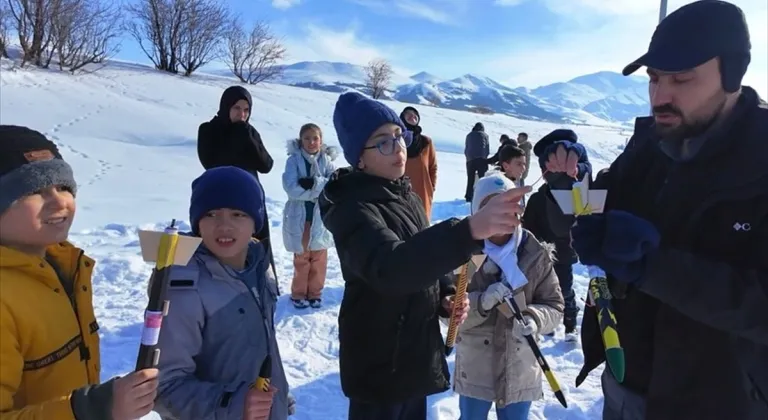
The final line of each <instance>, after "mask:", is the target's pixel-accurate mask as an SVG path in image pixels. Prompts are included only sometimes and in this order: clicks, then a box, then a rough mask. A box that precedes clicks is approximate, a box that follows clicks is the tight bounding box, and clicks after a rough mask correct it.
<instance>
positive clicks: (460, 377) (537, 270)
mask: <svg viewBox="0 0 768 420" xmlns="http://www.w3.org/2000/svg"><path fill="white" fill-rule="evenodd" d="M523 240H524V241H525V242H523V243H521V245H520V247H521V248H520V249H519V250H518V253H517V255H518V258H519V261H518V265H519V267H520V269H521V271H522V272H523V274H525V277H526V279H528V284H526V285H525V286H523V287H521V288H519V289H517V290H515V291H514V293H515V295H516V296H515V300H516V301H517V302H521V303H518V305H519V306H520V308H521V310H522V311H523V312H524V313H525V315H530V316H531V317H532V318H533V319H534V320H535V322H536V325H537V327H538V334H548V333H550V332H552V331H554V329H555V328H556V327H557V326H558V325H560V323H561V322H562V319H563V307H564V303H563V295H562V293H561V291H560V284H559V282H558V280H557V275H556V274H555V272H554V270H553V268H552V257H551V256H550V251H549V250H548V249H547V248H546V246H545V245H544V244H541V243H539V241H538V240H537V239H536V238H535V237H534V236H533V235H531V234H529V233H527V232H526V233H525V236H524V237H523ZM481 258H483V257H482V256H481ZM473 260H474V258H473ZM482 261H483V262H482V265H481V266H480V269H479V270H478V271H476V272H475V273H474V275H473V276H472V280H471V281H470V283H469V285H468V286H467V292H468V293H469V301H470V311H469V316H468V318H467V320H466V321H464V323H463V324H462V325H461V327H460V329H459V334H458V336H457V338H456V375H455V377H454V389H455V391H456V392H457V393H458V394H460V395H464V396H468V397H472V398H477V399H481V400H484V401H493V402H495V403H496V406H497V407H504V406H506V405H508V404H512V403H516V402H521V401H535V400H538V399H541V398H542V397H543V396H544V392H543V389H542V386H541V380H542V375H541V367H539V364H538V363H537V362H536V357H535V356H534V355H533V352H532V351H531V349H530V346H529V345H528V342H527V341H526V340H524V339H518V338H516V337H515V336H514V334H513V330H514V329H515V328H519V324H518V323H517V321H515V320H514V319H508V318H506V317H505V316H504V315H502V314H501V312H499V311H498V309H493V310H491V311H490V312H487V313H485V312H484V311H483V310H482V308H481V307H480V297H481V296H482V294H483V292H484V291H485V290H486V289H487V288H488V286H490V285H491V284H493V283H496V282H498V281H500V277H501V269H500V268H499V266H498V265H496V264H495V263H494V262H493V261H491V259H490V258H487V257H486V258H484V259H483V260H482ZM522 302H524V304H523V303H522Z"/></svg>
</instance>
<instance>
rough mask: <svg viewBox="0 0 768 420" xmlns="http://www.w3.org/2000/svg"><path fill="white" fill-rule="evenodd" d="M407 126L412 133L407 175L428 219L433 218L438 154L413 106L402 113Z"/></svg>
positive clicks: (406, 165) (406, 169) (401, 116)
mask: <svg viewBox="0 0 768 420" xmlns="http://www.w3.org/2000/svg"><path fill="white" fill-rule="evenodd" d="M400 119H401V120H402V121H403V124H404V125H405V128H407V129H408V131H410V132H411V133H412V134H411V136H412V140H411V144H410V145H409V146H408V150H407V153H408V160H406V161H405V175H406V176H407V177H408V178H409V179H410V180H411V188H413V192H415V193H416V195H418V196H419V198H421V201H422V203H423V204H424V212H425V214H426V215H427V220H430V219H431V218H432V199H433V198H434V196H435V189H436V188H437V155H436V154H435V145H434V144H433V143H432V139H431V138H429V137H427V136H425V135H423V134H421V126H420V125H419V123H420V122H421V116H420V115H419V111H417V110H416V108H414V107H412V106H407V107H405V109H403V112H401V113H400Z"/></svg>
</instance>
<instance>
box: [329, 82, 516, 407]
mask: <svg viewBox="0 0 768 420" xmlns="http://www.w3.org/2000/svg"><path fill="white" fill-rule="evenodd" d="M333 125H334V127H335V128H336V135H337V137H338V139H339V143H340V144H341V147H342V149H343V151H344V157H345V159H346V160H347V162H348V163H349V165H351V167H346V168H341V169H337V170H336V172H335V173H334V174H333V176H332V177H331V179H330V180H329V181H328V183H327V184H326V186H325V189H324V190H323V194H322V195H321V196H320V211H321V214H322V217H323V222H324V223H325V226H326V227H327V228H328V230H330V231H331V233H333V239H334V242H335V244H336V251H337V252H338V254H339V262H340V264H341V273H342V276H343V277H344V297H343V299H342V301H341V308H340V309H339V368H340V377H341V389H342V391H343V392H344V395H345V396H347V397H348V398H349V417H348V418H349V419H350V420H357V419H361V420H372V419H376V420H378V419H407V420H426V419H427V396H429V395H433V394H437V393H441V392H444V391H446V390H448V389H449V386H450V382H449V378H450V373H449V370H448V364H447V363H446V360H445V355H444V349H445V348H444V341H443V335H442V333H441V331H440V321H439V318H440V317H444V318H445V317H448V316H449V314H450V311H451V310H453V308H454V305H456V306H457V308H456V309H457V310H458V311H459V315H460V319H463V318H464V317H466V315H467V311H468V310H469V300H468V299H464V300H463V301H461V302H454V300H453V296H454V295H455V293H456V287H455V285H454V284H451V282H450V281H449V279H448V276H446V274H448V273H450V272H452V271H453V270H454V269H456V268H458V267H459V266H461V265H462V264H464V263H465V262H467V261H468V260H469V258H470V257H471V256H472V253H473V252H475V251H479V250H480V244H479V243H478V241H479V240H482V239H486V238H489V237H491V236H493V235H497V234H504V233H511V232H513V231H514V230H515V229H516V227H517V226H519V223H520V222H519V219H518V216H517V215H518V214H519V213H520V212H521V211H522V209H521V207H520V206H519V205H518V204H517V202H518V201H519V199H520V197H521V196H522V194H524V192H525V190H510V191H505V192H504V193H501V194H499V195H498V196H496V197H494V198H492V199H491V200H490V201H489V202H488V204H486V206H485V207H483V208H482V209H481V210H480V211H478V212H477V213H475V214H473V215H472V216H470V217H469V218H466V219H464V220H459V219H456V218H449V219H448V220H445V221H443V222H440V223H438V224H435V225H433V226H430V225H429V222H428V221H427V217H426V215H425V214H424V209H423V207H422V206H421V203H420V200H419V199H418V197H417V196H416V194H415V193H414V192H413V191H412V190H411V188H410V185H409V184H410V182H409V180H408V178H407V177H405V176H404V175H405V161H406V159H407V154H406V148H407V147H408V144H409V143H410V136H409V135H408V133H407V131H406V129H405V125H404V124H403V122H402V120H401V119H400V117H399V115H398V114H397V113H396V112H395V111H394V110H392V109H391V108H389V107H387V106H386V105H384V104H383V103H381V102H378V101H375V100H372V99H370V98H367V97H365V96H363V95H361V94H359V93H356V92H349V93H344V94H342V95H340V96H339V99H338V101H337V102H336V108H335V110H334V113H333Z"/></svg>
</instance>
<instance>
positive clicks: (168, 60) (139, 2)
mask: <svg viewBox="0 0 768 420" xmlns="http://www.w3.org/2000/svg"><path fill="white" fill-rule="evenodd" d="M126 10H127V12H128V15H129V16H130V20H129V21H128V23H127V25H126V30H127V31H128V33H129V34H130V35H131V36H132V37H133V38H134V39H135V40H136V41H137V42H138V43H139V47H140V48H141V49H142V51H143V52H144V54H145V55H146V56H147V58H149V59H150V60H151V61H152V63H153V64H154V65H155V68H157V69H158V70H163V71H167V72H170V73H178V72H179V67H181V68H182V69H183V70H184V74H185V75H187V76H189V75H191V74H192V73H193V72H194V71H195V70H197V69H198V68H200V66H202V65H205V64H206V63H208V62H210V61H211V60H212V59H214V58H216V53H217V52H218V49H219V46H220V45H221V41H222V40H223V38H224V34H225V32H226V29H227V28H226V23H227V19H228V17H227V15H228V12H227V8H226V6H224V5H223V3H222V2H221V1H220V0H136V1H134V2H133V4H131V5H129V6H128V7H127V8H126Z"/></svg>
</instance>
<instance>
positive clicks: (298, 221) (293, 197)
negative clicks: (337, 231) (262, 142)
mask: <svg viewBox="0 0 768 420" xmlns="http://www.w3.org/2000/svg"><path fill="white" fill-rule="evenodd" d="M287 149H288V155H289V156H288V159H287V160H286V161H285V171H284V172H283V189H284V190H285V192H286V194H288V201H286V203H285V208H284V209H283V244H285V249H286V250H288V252H293V253H294V254H303V253H304V251H305V250H304V247H303V246H302V243H301V238H302V236H303V234H304V225H305V223H306V222H310V223H311V227H310V231H309V250H310V251H319V250H323V249H328V248H330V247H332V246H333V236H331V233H330V232H328V229H326V228H325V225H323V220H322V218H321V217H320V207H319V206H317V197H318V196H319V195H320V193H321V192H322V191H323V187H325V183H326V182H327V181H328V178H329V177H330V176H331V174H333V171H334V170H335V169H336V168H335V166H334V164H333V161H334V160H335V159H336V156H338V149H337V148H336V147H334V146H327V145H325V144H323V145H322V148H321V149H320V151H319V152H318V153H317V155H315V156H311V155H309V154H308V153H306V152H304V151H303V149H302V148H301V140H290V141H289V142H288V145H287ZM310 162H311V163H310ZM307 177H310V178H313V179H314V180H315V185H314V186H313V187H312V188H311V189H309V190H305V189H304V188H303V187H302V186H301V185H299V178H307ZM308 212H309V213H308Z"/></svg>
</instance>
